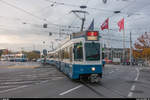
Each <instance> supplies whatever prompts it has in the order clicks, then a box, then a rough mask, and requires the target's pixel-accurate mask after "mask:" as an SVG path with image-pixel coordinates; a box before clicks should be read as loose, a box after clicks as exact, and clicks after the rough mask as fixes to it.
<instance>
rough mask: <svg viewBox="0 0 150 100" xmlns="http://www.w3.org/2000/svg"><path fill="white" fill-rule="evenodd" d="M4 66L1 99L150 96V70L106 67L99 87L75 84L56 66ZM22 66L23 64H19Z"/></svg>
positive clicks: (115, 66)
mask: <svg viewBox="0 0 150 100" xmlns="http://www.w3.org/2000/svg"><path fill="white" fill-rule="evenodd" d="M24 64H26V65H39V67H31V68H30V67H29V68H22V67H20V68H18V67H17V68H13V65H11V66H12V67H7V66H8V65H7V66H5V67H1V66H4V65H1V66H0V97H8V98H12V97H14V98H20V97H21V98H28V97H31V98H49V97H50V98H64V97H65V98H134V97H135V98H137V97H140V98H141V97H144V98H145V97H150V95H149V93H150V69H149V68H143V67H137V66H121V65H106V67H105V68H104V69H103V70H104V72H103V78H102V80H101V82H99V83H98V84H91V83H86V84H82V83H81V82H77V81H73V80H71V79H69V78H68V77H67V76H65V75H64V74H63V73H62V72H59V71H58V70H57V69H56V67H55V66H51V65H47V66H42V65H40V64H38V63H28V64H27V63H21V64H20V65H24ZM18 65H19V63H18ZM9 66H10V65H9Z"/></svg>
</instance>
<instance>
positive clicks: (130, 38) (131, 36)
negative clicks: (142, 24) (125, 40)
mask: <svg viewBox="0 0 150 100" xmlns="http://www.w3.org/2000/svg"><path fill="white" fill-rule="evenodd" d="M130 66H132V34H131V32H130Z"/></svg>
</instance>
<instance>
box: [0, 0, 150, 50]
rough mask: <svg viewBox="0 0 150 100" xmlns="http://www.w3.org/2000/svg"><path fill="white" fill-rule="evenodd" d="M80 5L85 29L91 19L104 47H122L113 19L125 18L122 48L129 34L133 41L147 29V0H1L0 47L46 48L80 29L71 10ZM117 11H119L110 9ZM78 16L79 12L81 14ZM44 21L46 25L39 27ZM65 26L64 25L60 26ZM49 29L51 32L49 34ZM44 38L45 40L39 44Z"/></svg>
mask: <svg viewBox="0 0 150 100" xmlns="http://www.w3.org/2000/svg"><path fill="white" fill-rule="evenodd" d="M81 5H87V8H86V9H84V10H86V11H87V12H88V13H89V14H87V15H86V21H85V26H84V27H85V29H87V28H88V26H89V25H90V23H91V21H92V19H93V18H94V21H95V24H94V25H95V29H96V30H98V31H99V32H100V34H101V35H102V36H103V42H104V43H106V45H108V46H112V47H122V37H123V32H119V30H118V26H117V22H118V21H119V20H121V19H122V18H124V19H125V37H126V41H127V42H126V47H129V33H130V32H132V39H133V41H136V39H137V37H139V36H140V35H141V34H142V33H144V32H145V31H147V32H150V28H149V27H150V25H149V23H150V17H149V16H150V12H149V9H150V0H107V3H103V0H1V1H0V12H1V13H0V48H8V49H10V50H21V49H24V50H33V49H38V50H42V48H47V49H48V50H50V48H51V42H53V43H54V47H56V46H57V44H58V43H59V41H56V40H57V39H59V38H60V37H59V34H58V33H59V32H60V30H64V31H61V33H62V35H61V39H63V38H65V37H66V36H67V34H70V33H72V32H78V31H80V28H68V26H71V27H80V26H81V20H80V19H79V18H77V17H76V16H75V15H74V14H73V13H71V10H80V7H79V6H81ZM118 10H121V13H120V14H114V13H113V11H118ZM81 16H82V15H81ZM108 17H109V27H110V29H111V30H110V31H109V32H108V30H104V31H101V29H100V26H101V24H102V23H103V22H104V21H105V20H106V19H107V18H108ZM44 23H47V24H48V28H42V25H43V24H44ZM63 26H65V27H63ZM49 32H52V33H53V35H52V36H49ZM43 41H45V43H43Z"/></svg>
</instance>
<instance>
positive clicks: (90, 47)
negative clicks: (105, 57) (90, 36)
mask: <svg viewBox="0 0 150 100" xmlns="http://www.w3.org/2000/svg"><path fill="white" fill-rule="evenodd" d="M85 59H86V60H87V61H98V60H100V44H99V43H85Z"/></svg>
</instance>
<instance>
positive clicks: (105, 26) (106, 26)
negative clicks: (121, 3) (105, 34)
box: [101, 18, 109, 30]
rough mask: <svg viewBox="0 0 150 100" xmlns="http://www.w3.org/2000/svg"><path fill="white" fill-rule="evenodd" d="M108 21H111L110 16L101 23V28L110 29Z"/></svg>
mask: <svg viewBox="0 0 150 100" xmlns="http://www.w3.org/2000/svg"><path fill="white" fill-rule="evenodd" d="M108 21H109V18H107V19H106V20H105V22H104V23H103V24H102V25H101V29H102V30H104V29H108Z"/></svg>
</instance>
